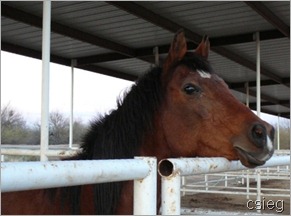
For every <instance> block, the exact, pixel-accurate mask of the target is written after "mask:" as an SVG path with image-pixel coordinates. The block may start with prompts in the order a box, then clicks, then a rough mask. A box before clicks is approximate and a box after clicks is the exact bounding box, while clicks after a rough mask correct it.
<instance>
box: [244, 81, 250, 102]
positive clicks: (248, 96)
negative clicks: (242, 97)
mask: <svg viewBox="0 0 291 216" xmlns="http://www.w3.org/2000/svg"><path fill="white" fill-rule="evenodd" d="M245 87H246V106H247V107H250V87H249V82H246V84H245Z"/></svg>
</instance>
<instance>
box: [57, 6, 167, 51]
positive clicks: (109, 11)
mask: <svg viewBox="0 0 291 216" xmlns="http://www.w3.org/2000/svg"><path fill="white" fill-rule="evenodd" d="M66 4H67V5H68V6H66V7H65V5H66ZM60 5H62V6H60ZM52 19H53V20H54V21H55V22H58V23H61V24H65V25H68V26H71V27H72V28H75V29H78V30H81V31H86V32H88V33H90V34H93V35H96V36H99V37H103V38H106V39H108V40H112V41H114V42H117V43H120V44H123V45H126V46H129V47H131V48H138V47H145V46H151V45H155V42H157V43H162V42H163V43H166V42H168V38H169V36H170V35H171V34H170V33H169V32H168V31H165V30H163V29H161V28H160V27H157V26H155V25H153V24H151V23H148V22H146V21H144V20H142V19H140V18H138V17H136V16H133V15H131V14H129V13H127V12H125V11H122V10H119V9H118V8H116V7H114V6H112V5H109V4H107V3H105V2H99V1H97V2H78V4H77V3H75V4H74V5H70V4H69V3H64V2H61V3H59V2H54V8H53V10H52ZM171 36H172V35H171Z"/></svg>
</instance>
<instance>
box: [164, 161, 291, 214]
mask: <svg viewBox="0 0 291 216" xmlns="http://www.w3.org/2000/svg"><path fill="white" fill-rule="evenodd" d="M289 164H290V156H273V157H272V158H271V159H270V160H268V161H267V162H266V163H265V164H264V165H263V166H260V167H258V168H262V167H269V166H281V165H289ZM246 169H249V168H247V167H245V166H243V165H242V164H241V162H240V161H228V160H227V159H225V158H220V157H217V158H180V159H164V160H162V161H160V163H159V168H158V171H159V174H160V175H161V177H162V214H163V215H179V214H180V213H181V196H180V192H181V176H190V175H197V174H208V173H217V172H228V171H235V170H236V171H238V170H246Z"/></svg>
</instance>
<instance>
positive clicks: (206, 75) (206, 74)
mask: <svg viewBox="0 0 291 216" xmlns="http://www.w3.org/2000/svg"><path fill="white" fill-rule="evenodd" d="M196 71H197V73H198V74H199V75H200V77H201V78H203V79H210V78H211V74H210V73H209V72H208V71H205V70H200V69H197V70H196Z"/></svg>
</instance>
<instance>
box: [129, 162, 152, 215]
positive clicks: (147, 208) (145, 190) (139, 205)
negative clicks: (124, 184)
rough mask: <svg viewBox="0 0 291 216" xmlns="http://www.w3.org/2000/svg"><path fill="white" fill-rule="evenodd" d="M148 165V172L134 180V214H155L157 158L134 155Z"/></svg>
mask: <svg viewBox="0 0 291 216" xmlns="http://www.w3.org/2000/svg"><path fill="white" fill-rule="evenodd" d="M135 159H141V160H144V161H145V162H146V163H147V164H148V165H149V174H148V175H147V176H146V177H145V178H144V179H137V180H134V202H133V210H134V211H133V213H134V215H156V214H157V159H156V158H153V157H152V158H149V157H146V158H143V157H135Z"/></svg>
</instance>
